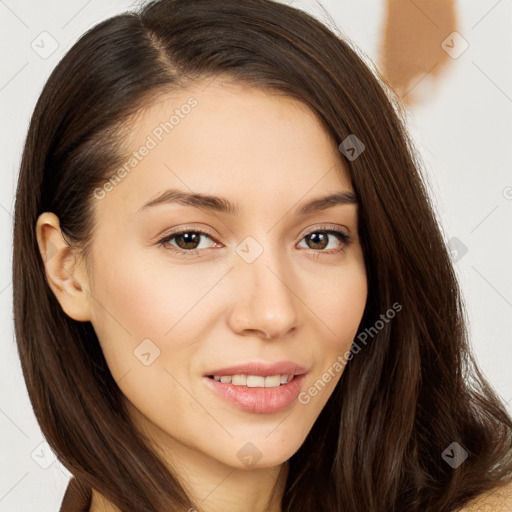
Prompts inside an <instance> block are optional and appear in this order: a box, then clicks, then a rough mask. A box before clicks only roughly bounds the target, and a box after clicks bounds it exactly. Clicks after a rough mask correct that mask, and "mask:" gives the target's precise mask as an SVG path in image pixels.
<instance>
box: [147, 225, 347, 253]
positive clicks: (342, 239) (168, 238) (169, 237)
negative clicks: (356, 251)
mask: <svg viewBox="0 0 512 512" xmlns="http://www.w3.org/2000/svg"><path fill="white" fill-rule="evenodd" d="M185 233H196V234H200V235H205V236H207V237H208V238H210V239H211V240H213V241H214V242H215V243H218V242H217V241H216V240H215V239H214V238H213V236H212V235H211V234H210V233H207V232H206V231H202V230H200V229H183V230H181V231H176V232H175V233H171V234H169V235H166V236H165V237H164V238H162V239H160V240H159V241H158V242H157V244H158V245H159V246H160V247H163V248H164V249H166V250H168V251H171V252H173V253H175V254H179V255H187V256H198V255H200V253H201V251H204V250H205V249H190V250H185V249H179V248H176V247H175V246H173V245H171V244H170V241H171V240H172V239H173V238H176V237H177V236H180V235H183V234H185ZM314 233H324V234H330V235H334V236H336V237H337V238H338V240H340V242H341V247H340V248H338V249H331V250H330V251H325V250H315V249H310V250H311V251H313V252H314V253H316V256H317V257H318V256H320V254H339V253H343V252H344V251H345V250H346V249H347V247H348V246H349V245H350V244H351V243H352V238H351V236H350V235H347V234H346V233H344V232H342V231H338V230H335V229H327V228H325V227H324V226H320V227H318V228H316V229H315V230H313V231H309V232H308V233H306V234H305V235H304V236H303V237H302V239H301V240H303V239H304V238H306V237H307V236H309V235H312V234H314Z"/></svg>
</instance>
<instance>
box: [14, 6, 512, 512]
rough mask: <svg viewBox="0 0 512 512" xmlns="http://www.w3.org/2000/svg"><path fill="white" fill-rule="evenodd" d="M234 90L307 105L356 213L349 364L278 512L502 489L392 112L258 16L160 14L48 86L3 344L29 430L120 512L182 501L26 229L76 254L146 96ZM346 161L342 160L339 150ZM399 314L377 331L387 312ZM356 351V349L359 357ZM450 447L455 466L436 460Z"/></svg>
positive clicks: (501, 433) (32, 151) (500, 459)
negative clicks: (189, 89) (358, 248)
mask: <svg viewBox="0 0 512 512" xmlns="http://www.w3.org/2000/svg"><path fill="white" fill-rule="evenodd" d="M221 75H222V76H226V77H230V78H233V79H234V80H236V81H238V82H239V83H245V84H248V85H251V86H254V87H258V88H261V89H268V90H273V91H278V92H280V93H282V94H285V95H287V96H289V97H293V98H296V99H299V100H301V101H302V102H304V103H305V104H307V105H308V106H309V107H310V108H311V109H312V110H313V111H314V112H315V113H316V114H317V116H318V118H319V119H320V120H321V122H322V123H323V126H324V127H325V129H326V131H327V132H328V134H329V135H330V136H331V137H332V139H333V140H334V141H335V142H336V144H337V145H339V144H341V143H342V142H343V141H345V140H346V138H347V137H348V136H351V135H355V136H356V137H357V139H359V140H360V141H361V142H362V143H363V144H364V151H362V153H361V154H360V155H359V156H358V157H357V158H353V151H352V153H349V155H348V156H350V158H349V157H348V156H347V151H346V149H345V152H342V151H340V153H339V155H340V159H343V160H344V161H345V164H346V166H347V168H348V169H349V172H350V176H351V180H352V184H353V187H354V190H355V192H356V194H357V198H358V201H359V203H360V208H359V231H360V232H359V236H360V239H361V240H362V244H363V251H364V258H365V264H366V271H367V276H368V283H369V290H368V300H367V304H366V308H365V311H364V315H363V318H362V321H361V324H360V328H359V330H360V332H361V333H362V332H363V331H365V329H366V330H367V331H366V332H367V333H368V332H372V336H371V337H370V338H368V341H367V342H366V344H365V346H364V347H360V346H359V347H358V348H359V350H358V351H357V354H356V353H355V351H354V356H353V357H352V358H351V359H350V361H349V362H348V364H347V366H346V367H345V370H344V372H343V374H342V376H341V378H340V381H339V383H338V385H337V386H336V388H335V390H334V392H333V393H332V395H331V396H330V398H329V400H328V402H327V403H326V405H325V407H324V408H323V410H322V412H321V414H320V416H319V417H318V419H317V421H316V422H315V424H314V426H313V427H312V430H311V431H310V433H309V435H308V436H307V438H306V439H305V441H304V443H303V445H302V446H301V447H300V448H299V450H298V451H297V452H296V453H295V454H294V455H293V456H292V457H291V458H290V461H289V462H290V466H289V473H288V478H287V481H286V488H285V492H284V497H283V502H282V510H283V512H292V511H293V512H310V511H311V510H316V509H317V508H319V507H321V508H322V510H324V511H326V512H335V511H336V512H338V511H340V510H343V512H360V511H362V510H364V511H370V512H377V511H378V512H386V511H403V510H407V511H409V512H415V511H417V512H420V511H421V512H440V511H447V512H448V511H450V512H451V511H452V510H455V509H456V508H458V507H460V506H462V505H463V504H465V503H467V502H468V501H469V500H470V499H471V498H473V497H475V496H477V495H479V494H481V493H482V492H484V491H487V490H490V489H493V488H495V487H497V486H498V485H501V484H503V483H505V482H508V481H510V480H511V479H512V469H511V468H512V441H511V433H512V419H511V418H510V416H509V415H508V414H507V412H506V409H505V406H504V404H503V402H502V401H501V399H500V397H499V396H498V395H497V394H496V393H495V391H494V390H493V389H492V387H491V386H490V385H489V383H488V382H487V381H486V380H485V378H484V376H483V375H482V374H481V372H480V371H479V369H478V367H477V366H476V364H475V361H474V359H473V356H472V354H471V352H470V348H469V345H468V339H467V331H466V318H465V315H466V313H465V309H464V304H463V300H462V297H461V292H460V290H459V285H458V283H457V279H456V275H455V273H454V269H453V265H452V262H451V260H450V255H449V251H448V250H447V247H446V244H445V240H444V238H443V235H442V232H441V228H440V226H439V223H438V221H437V219H436V215H435V212H434V208H433V205H432V203H431V201H430V199H429V194H428V188H427V183H426V181H425V179H424V177H423V176H422V175H421V169H422V165H421V160H420V158H419V156H418V154H417V152H416V151H415V149H414V147H413V144H412V143H411V140H410V139H409V137H408V134H407V131H406V125H405V121H404V115H403V109H402V107H401V104H400V102H399V100H398V99H397V98H396V96H395V95H394V94H393V91H392V90H391V89H390V88H389V87H388V86H387V85H386V83H385V80H384V79H383V78H382V77H380V76H379V73H378V72H376V71H375V70H374V69H372V68H371V67H370V66H368V65H367V64H365V62H364V58H363V56H362V55H360V54H359V52H358V50H357V48H356V47H355V46H354V45H353V44H351V43H350V42H349V41H347V40H344V39H343V38H342V37H340V36H338V35H335V34H334V33H333V32H332V31H331V30H329V29H328V28H327V27H326V26H324V25H323V24H322V23H320V22H319V21H317V20H316V19H314V18H313V17H311V16H310V15H308V14H307V13H305V12H303V11H301V10H299V9H295V8H292V7H290V6H287V5H284V4H280V3H277V2H273V1H270V0H243V1H239V0H160V1H154V2H150V3H148V4H147V5H145V6H143V7H142V8H141V9H140V11H139V12H129V13H125V14H121V15H118V16H114V17H112V18H110V19H107V20H105V21H103V22H101V23H99V24H98V25H96V26H95V27H93V28H92V29H90V30H89V31H87V32H86V33H85V34H84V35H83V36H82V37H81V38H80V39H79V41H78V42H77V43H76V44H75V45H74V46H73V47H72V48H71V49H70V50H69V52H68V53H67V54H66V55H65V57H64V58H63V59H62V60H61V62H60V63H59V64H58V66H57V67H56V68H55V70H54V71H53V73H52V74H51V76H50V78H49V79H48V81H47V83H46V85H45V87H44V89H43V91H42V93H41V96H40V98H39V101H38V102H37V105H36V107H35V111H34V113H33V116H32V119H31V122H30V127H29V130H28V135H27V138H26V142H25V147H24V152H23V157H22V162H21V169H20V175H19V181H18V187H17V193H16V205H15V223H14V255H13V256H14V257H13V262H14V264H13V290H14V322H15V334H16V339H17V344H18V350H19V356H20V359H21V364H22V369H23V374H24V378H25V382H26V385H27V388H28V392H29V396H30V400H31V403H32V406H33V408H34V411H35V415H36V418H37V421H38V422H39V425H40V427H41V429H42V432H43V434H44V436H45V437H46V440H47V441H48V442H49V444H50V445H51V447H52V449H53V450H54V451H55V452H56V454H57V455H58V458H59V460H60V461H61V462H62V463H63V464H64V465H65V466H66V467H67V468H68V469H69V470H70V471H71V472H72V473H73V474H74V475H75V476H76V477H77V479H78V480H79V481H81V482H82V483H83V484H84V485H86V486H88V487H90V488H94V489H95V490H97V491H98V492H100V493H101V494H102V495H104V496H105V497H106V498H107V499H108V500H110V501H111V502H112V503H113V504H114V505H116V506H117V507H118V508H119V509H121V510H123V511H130V512H148V511H161V510H169V511H170V510H187V509H189V508H190V507H194V508H196V509H197V510H201V508H200V506H199V505H198V504H194V503H192V502H191V500H190V499H189V497H188V496H187V494H186V492H185V490H184V488H183V487H182V486H181V485H180V483H179V479H178V475H174V474H172V473H171V472H170V471H169V470H168V468H167V467H166V465H165V464H164V462H163V461H162V460H160V459H159V457H158V456H157V454H156V453H154V452H153V451H152V450H151V449H150V448H149V445H148V443H147V440H146V439H144V438H143V436H142V434H141V433H140V432H139V431H138V430H137V429H136V428H135V427H134V426H133V424H132V422H131V421H130V417H129V415H128V413H127V411H126V409H125V407H124V406H123V400H122V393H121V391H120V389H119V387H118V386H117V384H116V382H115V381H114V380H113V377H112V375H111V374H110V371H109V369H108V366H107V364H106V361H105V358H104V356H103V353H102V351H101V349H100V346H99V343H98V339H97V337H96V334H95V331H94V329H93V327H92V325H91V323H90V322H78V321H75V320H73V319H71V318H70V317H68V316H67V315H66V314H65V313H64V312H63V310H62V308H61V307H60V305H59V303H58V301H57V299H56V297H55V296H54V294H53V293H52V291H51V289H50V288H49V286H48V283H47V281H46V278H45V268H44V262H43V260H42V258H41V255H40V252H39V249H38V245H37V240H36V235H35V223H36V220H37V218H38V216H39V215H40V214H41V213H42V212H45V211H51V212H54V213H55V214H56V215H57V216H58V218H59V220H60V227H61V229H62V232H63V234H64V235H65V236H66V238H67V239H68V240H69V243H70V244H71V245H72V246H73V247H76V248H77V249H79V250H81V251H83V254H85V255H87V254H88V251H87V249H88V243H90V241H91V239H92V235H93V231H94V230H93V228H94V223H95V219H94V209H93V204H94V198H93V191H94V189H95V187H97V186H99V185H101V184H102V183H104V182H105V180H107V179H108V177H109V176H111V175H112V172H113V170H114V169H116V167H117V166H118V165H120V164H121V163H122V162H123V161H124V159H125V157H126V156H125V155H124V154H122V153H123V152H122V151H121V150H120V147H121V145H120V142H121V140H122V133H124V132H123V130H122V127H123V125H125V126H126V125H127V123H128V121H129V120H130V117H131V116H132V115H133V114H135V113H136V112H137V111H138V110H139V109H140V108H143V107H144V106H145V105H146V104H148V102H149V101H151V99H153V98H154V97H156V95H157V94H160V93H163V92H167V91H171V90H180V89H181V88H183V87H185V86H186V85H187V84H189V83H193V82H194V81H196V80H204V79H206V78H210V77H212V78H213V77H215V76H221ZM342 147H344V146H342ZM393 303H398V304H400V305H401V306H402V309H401V311H400V313H399V314H397V315H396V316H395V318H393V319H392V321H389V322H382V323H383V326H382V328H380V329H379V330H378V332H376V333H373V331H369V330H368V329H370V328H371V327H372V326H374V325H375V323H376V321H378V319H379V318H381V315H382V313H384V312H386V311H387V310H388V309H389V308H390V305H391V304H393ZM353 349H354V345H353ZM454 442H456V443H458V444H459V445H460V446H461V447H462V448H463V449H464V450H465V452H467V454H468V457H467V459H466V460H465V461H464V462H463V463H462V464H459V465H457V467H452V465H450V464H448V463H447V462H446V461H445V460H444V458H443V456H442V454H443V452H444V451H445V450H446V448H447V447H449V446H450V445H451V443H454Z"/></svg>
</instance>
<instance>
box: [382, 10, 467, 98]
mask: <svg viewBox="0 0 512 512" xmlns="http://www.w3.org/2000/svg"><path fill="white" fill-rule="evenodd" d="M385 18H386V19H385V22H384V29H383V33H382V40H381V44H380V50H379V56H378V59H379V68H380V72H381V74H382V76H383V77H384V79H385V80H386V81H387V82H388V83H389V85H391V87H393V89H394V90H395V91H396V92H397V93H398V95H399V96H400V97H401V98H402V100H403V102H404V103H405V104H407V105H413V104H416V103H421V102H422V101H424V100H425V98H426V97H428V96H430V95H431V94H433V93H434V87H436V86H437V85H438V83H439V81H440V78H442V75H443V72H444V71H445V69H446V67H447V65H449V64H450V63H451V62H452V61H453V60H454V58H453V57H450V55H449V54H448V53H447V50H449V48H447V46H448V47H449V46H450V45H453V44H454V43H453V41H452V40H451V39H448V40H447V41H446V42H445V43H444V44H443V41H445V40H446V38H447V37H448V36H449V35H450V34H452V32H454V31H455V30H456V14H455V1H454V0H414V1H413V0H387V1H386V10H385ZM462 41H464V40H463V39H462ZM442 45H443V46H444V47H445V49H443V46H442Z"/></svg>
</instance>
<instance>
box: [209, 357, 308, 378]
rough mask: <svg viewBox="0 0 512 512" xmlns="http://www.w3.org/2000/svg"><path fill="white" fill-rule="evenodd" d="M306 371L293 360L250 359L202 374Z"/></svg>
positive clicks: (265, 373) (266, 374)
mask: <svg viewBox="0 0 512 512" xmlns="http://www.w3.org/2000/svg"><path fill="white" fill-rule="evenodd" d="M307 371H308V370H307V369H306V368H305V367H304V366H302V365H300V364H298V363H294V362H293V361H278V362H276V363H264V362H260V361H251V362H249V363H244V364H238V365H235V366H229V367H227V368H220V369H216V370H211V371H208V372H206V373H205V374H204V375H205V376H210V375H219V376H221V377H222V376H223V375H261V376H262V377H268V376H270V375H303V374H304V373H306V372H307ZM291 382H293V381H291Z"/></svg>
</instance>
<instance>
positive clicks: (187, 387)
mask: <svg viewBox="0 0 512 512" xmlns="http://www.w3.org/2000/svg"><path fill="white" fill-rule="evenodd" d="M200 85H201V86H200V87H199V86H198V87H195V88H191V89H189V90H187V91H184V92H182V93H175V94H169V95H166V96H164V97H160V98H159V99H158V100H157V103H155V104H153V105H151V106H150V107H149V108H148V109H147V110H145V111H144V112H143V113H141V115H140V116H139V117H137V119H136V120H134V121H133V124H132V125H130V128H131V131H130V135H129V137H128V138H127V139H126V140H125V143H126V146H127V147H129V152H130V154H133V153H134V152H137V155H138V156H135V157H134V158H135V159H136V160H131V164H130V163H129V160H128V159H127V165H126V167H125V172H123V171H119V172H117V178H116V179H115V181H113V183H114V184H112V183H111V185H110V186H108V185H107V186H105V187H102V188H101V189H96V191H95V199H94V205H95V215H96V220H97V226H96V231H95V232H94V240H93V246H92V259H91V260H90V264H91V265H92V267H91V273H90V274H89V276H88V279H89V281H88V283H87V285H88V290H89V293H90V300H89V303H88V307H89V308H90V310H89V311H90V318H91V322H92V324H93V326H94V328H95V330H96V333H97V335H98V337H99V340H100V343H101V347H102V349H103V351H104V354H105V357H106V360H107V363H108V365H109V368H110V370H111V372H112V375H113V377H114V379H115V380H116V381H117V383H118V385H119V387H120V389H121V390H122V392H123V394H124V395H125V397H126V399H127V405H128V407H129V410H130V411H131V413H132V414H133V417H134V418H135V420H136V421H137V422H138V424H139V425H140V426H141V427H142V428H145V429H147V431H148V432H150V433H151V435H152V438H153V439H157V438H158V444H159V446H160V447H166V448H169V449H171V448H172V453H173V454H175V455H176V456H177V457H178V456H179V454H181V455H182V456H183V457H184V458H186V457H187V456H197V455H198V454H199V455H201V456H202V460H203V461H204V460H209V461H211V462H215V461H216V462H217V463H218V462H221V463H223V464H226V465H228V466H231V467H238V468H247V467H269V466H275V465H277V464H280V463H282V462H284V461H286V460H287V459H288V458H289V457H291V456H292V455H293V454H294V453H295V452H296V451H297V449H298V448H299V447H300V445H301V444H302V443H303V441H304V439H305V438H306V436H307V434H308V432H309V431H310V429H311V427H312V426H313V423H314V422H315V420H316V419H317V417H318V415H319V413H320V411H321V409H322V408H323V407H324V405H325V403H326V401H327V399H328V398H329V396H330V395H331V393H332V392H333V390H334V388H335V386H336V384H337V382H338V381H339V378H340V376H341V373H342V371H343V368H342V367H343V366H344V364H345V361H346V355H345V353H346V351H348V350H349V349H350V346H351V343H352V341H353V339H354V337H355V335H356V333H357V328H358V325H359V322H360V320H361V317H362V314H363V310H364V307H365V303H366V297H367V282H366V274H365V267H364V260H363V253H362V250H361V245H360V243H359V240H358V226H357V205H356V204H351V203H347V204H340V203H336V202H331V203H330V205H324V206H328V207H325V208H322V209H313V208H312V209H309V211H305V212H301V213H298V211H299V210H300V209H301V208H302V207H303V206H304V205H305V204H306V203H309V202H310V201H311V200H313V199H318V198H322V197H324V196H328V195H331V194H335V193H338V194H344V193H347V192H353V188H352V186H351V181H350V179H349V175H348V173H347V171H346V169H345V168H344V167H343V164H342V157H341V155H340V154H339V150H338V148H337V146H336V144H335V143H333V142H332V141H331V140H330V139H329V138H328V136H327V134H326V133H325V132H324V130H323V129H322V127H321V125H320V124H319V122H318V121H317V119H316V118H315V116H314V114H313V113H312V112H311V111H310V110H309V109H308V108H307V107H306V106H304V105H303V104H302V103H300V102H298V101H296V100H293V99H289V98H284V97H282V96H280V97H279V96H276V95H271V94H269V93H265V92H262V91H260V90H255V89H249V88H246V87H241V86H240V85H236V84H232V83H230V84H228V83H224V84H221V83H219V82H218V81H216V82H215V83H211V84H210V85H208V83H207V82H204V83H202V84H200ZM203 89H204V90H203ZM172 116H174V117H172ZM166 123H167V124H166ZM144 147H145V148H146V149H142V148H144ZM170 189H173V190H174V191H176V193H175V194H174V197H177V194H181V195H182V196H181V197H182V199H181V200H180V201H175V202H174V201H171V199H172V197H173V195H172V194H168V196H167V199H169V200H168V201H163V200H162V201H158V202H156V203H155V204H153V205H149V206H148V205H147V204H148V203H150V202H151V201H154V200H155V199H157V198H159V197H161V196H162V194H164V192H165V191H168V190H170ZM189 194H203V195H208V196H215V197H218V198H223V199H222V201H221V200H220V199H219V200H216V201H208V202H206V201H203V202H202V203H201V202H199V203H198V202H197V201H196V204H197V205H196V206H193V205H192V204H186V203H187V201H186V200H185V199H183V198H186V197H187V196H188V195H189ZM228 201H229V203H232V204H233V205H234V206H236V213H232V212H230V211H228V210H227V209H221V208H218V206H219V205H225V203H227V202H228ZM326 230H334V231H339V232H340V233H341V234H342V235H343V234H345V235H348V236H350V238H351V243H350V244H349V245H348V246H345V242H344V238H343V236H342V235H339V236H338V235H336V234H333V233H325V231H326ZM178 231H180V232H185V234H182V235H181V236H176V235H175V233H176V232H178ZM198 231H204V232H205V233H206V234H200V233H198ZM172 235H175V236H174V238H173V236H172ZM163 239H166V240H165V243H160V241H162V240H163ZM177 251H179V252H177ZM342 359H343V363H342V364H341V367H340V363H339V362H340V361H341V360H342ZM281 361H289V362H291V363H292V366H293V365H295V364H296V365H299V366H301V367H303V370H304V371H305V372H306V373H305V375H303V376H302V377H295V379H296V380H295V379H294V380H292V382H290V383H289V384H287V385H286V386H283V387H281V388H277V387H272V388H271V387H269V388H266V389H263V388H262V387H261V386H262V385H263V383H264V382H266V383H267V384H269V385H270V384H275V383H276V382H275V381H276V379H275V378H274V379H272V378H270V379H267V380H266V381H265V380H263V379H258V378H257V377H256V378H252V379H250V382H251V384H252V385H254V386H255V387H251V385H250V386H244V387H237V386H235V384H233V383H231V384H228V383H225V382H220V383H214V381H213V380H212V379H210V378H209V377H208V376H209V375H212V374H214V373H216V374H219V373H218V372H217V370H218V369H223V368H226V367H231V366H233V365H245V364H246V363H252V362H254V363H263V364H267V365H271V364H273V363H276V362H281ZM258 371H259V370H258V369H256V371H254V370H252V371H250V370H249V371H248V372H247V373H251V374H253V373H254V374H258ZM269 371H270V373H271V374H272V375H274V374H276V373H277V374H283V373H284V374H289V373H290V372H292V373H293V368H292V369H291V370H286V369H283V368H278V369H270V370H269ZM233 373H235V372H233ZM243 373H244V372H243V371H238V372H236V373H235V374H243ZM259 373H264V372H263V370H261V371H260V372H259ZM220 374H221V375H222V372H221V373H220ZM264 376H265V375H263V377H264ZM236 379H238V378H236ZM224 380H228V379H224ZM237 382H238V381H237ZM240 382H243V380H242V381H240ZM297 383H299V385H298V387H297ZM214 388H215V389H219V390H220V392H217V391H215V389H214ZM221 388H222V389H221ZM285 388H286V389H285ZM311 388H314V389H313V390H312V391H310V389H311ZM235 390H237V393H236V394H234V391H235ZM299 393H300V396H299ZM223 394H224V395H226V396H231V397H233V396H236V397H237V398H236V400H233V399H228V398H225V397H224V396H223ZM265 394H266V398H265V397H264V396H263V395H265ZM270 395H272V397H270ZM269 397H270V398H269Z"/></svg>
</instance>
